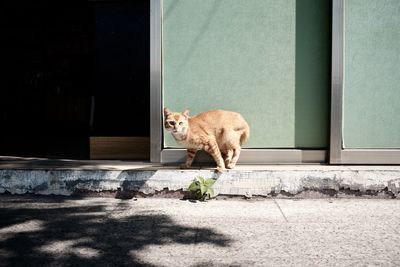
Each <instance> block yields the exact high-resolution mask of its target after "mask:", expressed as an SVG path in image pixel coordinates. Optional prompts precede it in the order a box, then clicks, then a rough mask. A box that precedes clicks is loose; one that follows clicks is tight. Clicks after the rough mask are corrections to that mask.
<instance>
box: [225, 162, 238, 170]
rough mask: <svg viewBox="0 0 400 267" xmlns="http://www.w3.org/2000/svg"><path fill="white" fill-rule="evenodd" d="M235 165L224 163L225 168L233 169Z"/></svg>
mask: <svg viewBox="0 0 400 267" xmlns="http://www.w3.org/2000/svg"><path fill="white" fill-rule="evenodd" d="M235 165H236V164H233V163H229V164H228V165H226V168H227V169H233V168H235Z"/></svg>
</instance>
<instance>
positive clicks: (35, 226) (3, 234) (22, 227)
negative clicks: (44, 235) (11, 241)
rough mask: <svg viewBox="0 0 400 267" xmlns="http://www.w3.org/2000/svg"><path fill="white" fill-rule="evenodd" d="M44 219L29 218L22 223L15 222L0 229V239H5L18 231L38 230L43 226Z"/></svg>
mask: <svg viewBox="0 0 400 267" xmlns="http://www.w3.org/2000/svg"><path fill="white" fill-rule="evenodd" d="M44 223H45V222H44V221H41V220H30V221H26V222H22V223H16V224H13V225H11V226H7V227H4V228H1V229H0V240H3V239H7V238H9V237H10V236H13V235H15V234H19V233H29V232H36V231H40V230H42V229H43V228H44Z"/></svg>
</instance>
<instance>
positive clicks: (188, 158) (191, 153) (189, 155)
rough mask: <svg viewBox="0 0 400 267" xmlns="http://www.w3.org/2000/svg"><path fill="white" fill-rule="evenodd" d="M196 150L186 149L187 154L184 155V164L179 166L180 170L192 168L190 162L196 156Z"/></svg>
mask: <svg viewBox="0 0 400 267" xmlns="http://www.w3.org/2000/svg"><path fill="white" fill-rule="evenodd" d="M196 152H197V150H196V149H188V150H187V154H186V162H185V163H183V164H181V168H182V169H187V168H190V166H192V162H193V159H194V156H196Z"/></svg>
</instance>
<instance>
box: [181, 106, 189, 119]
mask: <svg viewBox="0 0 400 267" xmlns="http://www.w3.org/2000/svg"><path fill="white" fill-rule="evenodd" d="M182 114H183V116H185V117H186V119H188V118H189V109H187V108H186V109H185V110H184V111H183V112H182Z"/></svg>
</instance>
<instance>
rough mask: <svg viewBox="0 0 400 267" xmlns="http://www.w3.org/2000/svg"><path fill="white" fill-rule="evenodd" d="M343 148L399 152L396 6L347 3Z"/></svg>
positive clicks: (378, 1) (381, 1) (399, 24)
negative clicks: (383, 149)
mask: <svg viewBox="0 0 400 267" xmlns="http://www.w3.org/2000/svg"><path fill="white" fill-rule="evenodd" d="M344 55H345V59H344V77H345V78H344V92H343V97H344V98H343V114H344V115H343V140H344V141H343V143H344V147H345V148H400V119H399V114H400V1H398V0H346V1H345V46H344Z"/></svg>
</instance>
